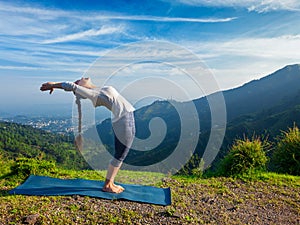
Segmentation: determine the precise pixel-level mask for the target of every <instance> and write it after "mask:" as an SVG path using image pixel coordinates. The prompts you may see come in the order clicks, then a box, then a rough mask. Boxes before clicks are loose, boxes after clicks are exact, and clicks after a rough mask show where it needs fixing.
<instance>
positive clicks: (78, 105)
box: [76, 96, 82, 134]
mask: <svg viewBox="0 0 300 225" xmlns="http://www.w3.org/2000/svg"><path fill="white" fill-rule="evenodd" d="M76 104H77V109H78V133H79V134H81V132H82V111H81V101H80V97H79V96H76Z"/></svg>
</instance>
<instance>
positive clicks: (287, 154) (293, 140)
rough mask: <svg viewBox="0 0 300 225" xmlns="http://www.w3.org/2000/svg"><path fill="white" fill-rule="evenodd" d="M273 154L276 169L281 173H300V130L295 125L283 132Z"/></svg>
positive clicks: (273, 163)
mask: <svg viewBox="0 0 300 225" xmlns="http://www.w3.org/2000/svg"><path fill="white" fill-rule="evenodd" d="M278 139H279V140H278V143H277V145H276V147H275V150H274V153H273V156H272V160H271V162H272V165H273V167H274V170H275V171H276V172H279V173H288V174H291V175H300V131H299V128H298V127H296V125H294V127H293V128H289V129H288V131H287V132H284V131H283V132H282V133H281V135H280V136H279V138H278Z"/></svg>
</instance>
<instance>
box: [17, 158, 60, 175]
mask: <svg viewBox="0 0 300 225" xmlns="http://www.w3.org/2000/svg"><path fill="white" fill-rule="evenodd" d="M55 172H57V168H56V165H55V162H51V161H45V160H38V159H34V158H18V159H16V161H15V163H14V164H13V165H12V166H11V175H16V176H18V177H20V178H24V177H27V176H29V175H30V174H35V175H37V174H39V175H48V174H51V173H55Z"/></svg>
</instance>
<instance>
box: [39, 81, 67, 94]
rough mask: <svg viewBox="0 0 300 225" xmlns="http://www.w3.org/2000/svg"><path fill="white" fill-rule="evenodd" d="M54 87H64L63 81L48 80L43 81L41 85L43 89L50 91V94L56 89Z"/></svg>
mask: <svg viewBox="0 0 300 225" xmlns="http://www.w3.org/2000/svg"><path fill="white" fill-rule="evenodd" d="M54 88H59V89H63V87H62V83H61V82H47V83H43V84H42V86H41V87H40V90H41V91H50V94H52V92H53V91H54Z"/></svg>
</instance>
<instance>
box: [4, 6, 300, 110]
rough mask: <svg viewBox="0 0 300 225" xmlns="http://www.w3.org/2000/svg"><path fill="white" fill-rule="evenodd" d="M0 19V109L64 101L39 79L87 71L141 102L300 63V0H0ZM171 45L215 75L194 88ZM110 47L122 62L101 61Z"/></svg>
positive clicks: (192, 93) (232, 83)
mask: <svg viewBox="0 0 300 225" xmlns="http://www.w3.org/2000/svg"><path fill="white" fill-rule="evenodd" d="M0 16H1V20H0V51H1V58H0V76H1V81H2V82H0V105H1V108H0V114H1V113H2V114H5V113H7V112H11V111H14V112H15V113H19V114H22V112H29V111H39V110H42V109H45V110H47V111H48V112H49V113H50V114H51V113H56V111H55V110H54V109H55V107H56V108H59V109H63V108H64V107H65V108H68V107H69V106H70V104H71V102H72V101H73V96H72V95H70V94H66V93H65V92H63V91H55V92H54V93H53V96H49V94H48V93H42V92H40V91H39V86H40V85H41V83H43V82H46V81H73V80H76V79H78V78H80V77H82V76H84V75H89V74H92V75H91V76H94V77H93V78H95V80H96V81H97V82H98V80H97V79H98V78H99V79H100V78H101V79H100V80H99V83H100V82H102V83H101V85H102V84H103V82H104V81H107V80H108V82H107V84H110V80H113V79H111V77H114V78H116V79H115V80H113V81H111V84H112V85H115V86H117V87H118V88H119V89H122V88H123V89H124V87H127V89H126V88H125V89H126V90H125V89H124V93H127V96H126V97H128V99H129V101H131V102H133V103H135V104H138V103H139V102H143V99H144V98H152V97H153V98H156V97H157V98H162V99H164V98H175V99H176V97H178V96H177V93H178V91H176V87H178V86H180V90H181V91H179V92H180V95H181V96H188V97H189V98H197V97H201V96H203V95H205V94H209V93H210V92H211V91H213V90H205V88H206V86H207V85H206V83H205V82H213V84H214V85H215V84H217V85H218V88H219V89H220V90H227V89H231V88H234V87H238V86H241V85H242V84H244V83H246V82H249V81H251V80H254V79H259V78H261V77H263V76H266V75H268V74H271V73H272V72H274V71H276V70H278V69H280V68H282V67H284V66H285V65H289V64H299V63H300V51H299V50H300V26H299V24H300V1H299V0H285V1H282V0H262V1H258V0H245V1H240V0H215V1H210V0H139V1H137V0H136V1H133V0H127V1H121V0H116V1H111V0H110V1H107V0H103V1H92V0H85V1H80V0H70V1H59V0H55V1H47V0H40V1H37V0H29V1H22V0H18V1H14V0H12V1H0ZM148 42H150V45H148V44H147V43H148ZM156 42H157V43H158V44H157V45H154V44H153V43H156ZM137 43H146V44H145V45H143V46H144V49H140V47H137ZM160 43H166V44H165V45H164V47H166V46H167V47H168V48H167V50H166V49H163V50H162V49H157V46H161V45H160ZM145 46H148V47H147V48H145ZM149 46H150V48H149ZM164 47H161V48H164ZM170 48H172V51H173V52H175V54H177V56H178V55H181V54H184V55H185V56H186V53H188V54H190V55H192V56H193V57H197V59H199V61H201V63H200V64H199V62H197V65H196V66H195V67H194V69H195V68H199V67H201V68H204V67H205V70H209V73H210V74H211V78H210V79H211V80H213V81H207V80H202V81H203V82H202V84H201V85H200V86H201V87H200V88H199V85H198V87H197V85H194V84H195V81H194V80H193V79H191V78H195V77H193V76H192V77H191V76H188V75H187V71H186V70H188V69H187V67H185V66H182V65H183V64H184V63H183V64H180V62H179V61H178V60H179V57H177V58H176V60H177V62H176V63H173V61H172V60H173V58H172V56H171V55H168V54H169V53H170V52H171V50H170ZM146 51H147V52H146ZM166 51H167V52H166ZM141 52H142V54H141ZM114 54H115V55H118V57H119V58H118V59H119V61H118V59H117V60H116V58H113V59H112V58H110V60H108V61H109V63H107V64H105V65H104V63H103V62H108V61H107V59H108V58H109V57H111V56H112V55H113V56H115V55H114ZM166 55H167V56H170V58H166V57H165V56H166ZM137 56H139V57H141V58H140V59H137ZM120 57H121V59H120ZM126 57H127V58H126ZM151 57H153V59H154V60H153V61H151V60H152V59H151ZM193 57H192V58H193ZM171 58H172V59H171ZM125 59H126V60H127V61H126V60H125ZM185 59H187V60H190V59H191V58H189V57H187V58H186V57H185ZM193 59H194V58H193ZM162 60H164V62H162ZM116 61H118V62H116ZM125 61H126V62H125ZM146 61H147V62H146ZM154 61H155V62H154ZM183 61H184V60H183ZM120 62H122V63H120ZM123 62H124V63H123ZM185 62H186V61H185ZM97 63H100V64H101V63H102V64H101V67H99V68H98V72H99V73H92V72H91V71H94V70H92V69H93V66H94V65H97ZM106 67H110V69H111V68H114V69H115V71H113V72H114V73H113V76H112V75H111V73H109V71H112V70H109V69H107V68H106ZM201 68H200V70H201ZM126 82H127V83H126ZM193 82H194V84H193ZM200 82H201V79H200ZM105 84H106V83H105ZM183 84H184V85H183ZM124 85H125V86H124ZM168 85H169V86H168ZM194 86H195V87H194ZM208 86H209V85H208ZM197 88H198V89H197ZM128 89H130V91H128ZM173 89H174V90H173ZM150 90H152V92H151V91H150ZM214 90H216V89H214ZM126 91H127V92H126ZM143 92H144V93H143ZM145 93H147V94H145ZM49 106H51V107H50V108H49Z"/></svg>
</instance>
